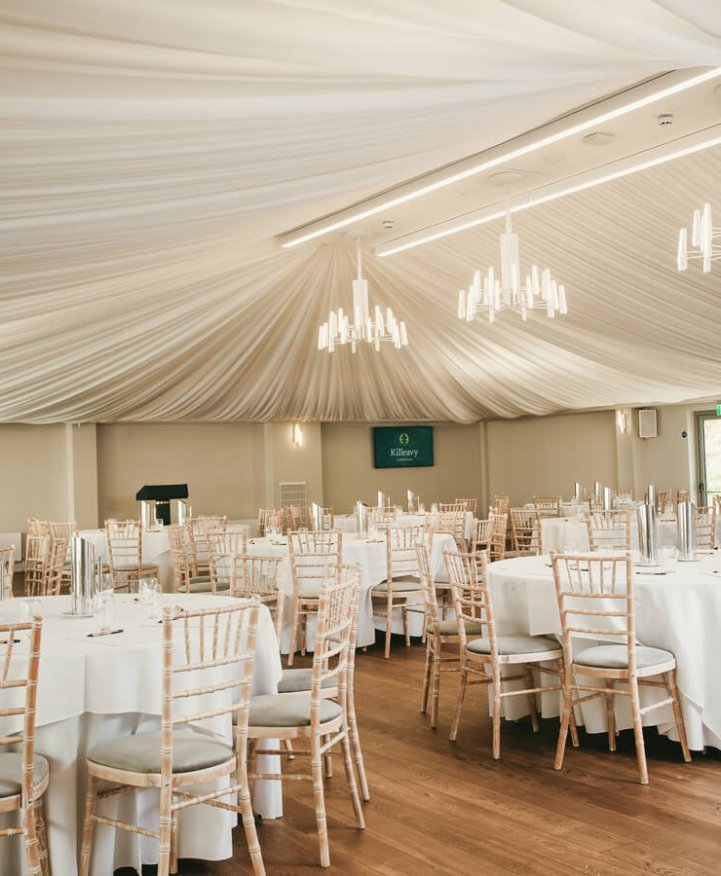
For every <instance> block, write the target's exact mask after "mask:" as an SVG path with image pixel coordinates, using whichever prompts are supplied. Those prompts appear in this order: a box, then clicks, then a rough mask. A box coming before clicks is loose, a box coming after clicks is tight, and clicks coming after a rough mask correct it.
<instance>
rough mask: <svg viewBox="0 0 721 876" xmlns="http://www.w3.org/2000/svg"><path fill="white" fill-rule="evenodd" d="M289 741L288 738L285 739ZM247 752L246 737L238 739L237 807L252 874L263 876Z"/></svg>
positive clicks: (263, 867) (263, 869)
mask: <svg viewBox="0 0 721 876" xmlns="http://www.w3.org/2000/svg"><path fill="white" fill-rule="evenodd" d="M286 741H287V742H290V740H286ZM247 752H248V744H247V739H245V738H244V739H243V741H242V742H240V741H239V744H238V750H237V755H238V771H237V782H238V784H239V785H240V790H239V791H238V808H239V809H240V814H241V817H242V820H243V830H244V831H245V841H246V843H247V845H248V854H249V855H250V861H251V863H252V865H253V874H254V876H265V866H264V864H263V855H262V853H261V851H260V843H259V842H258V831H257V829H256V827H255V818H254V817H253V804H252V802H251V799H250V786H249V784H248V770H247V767H246V765H245V762H246V755H247Z"/></svg>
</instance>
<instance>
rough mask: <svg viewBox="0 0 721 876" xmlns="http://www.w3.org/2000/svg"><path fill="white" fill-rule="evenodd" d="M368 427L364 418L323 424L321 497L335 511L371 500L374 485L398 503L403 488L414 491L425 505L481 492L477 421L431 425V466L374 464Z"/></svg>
mask: <svg viewBox="0 0 721 876" xmlns="http://www.w3.org/2000/svg"><path fill="white" fill-rule="evenodd" d="M371 429H372V426H371V425H370V424H366V423H324V424H323V426H322V427H321V435H322V446H323V496H324V501H325V504H326V505H330V506H332V507H333V508H335V510H336V511H337V512H338V513H343V512H348V511H350V510H351V509H352V508H353V505H354V503H355V502H356V501H357V500H358V499H363V500H364V501H366V502H368V503H372V504H375V498H376V492H377V491H378V490H383V491H384V492H385V493H386V494H387V495H389V496H390V498H391V501H392V502H393V503H394V504H396V505H402V504H405V498H406V490H413V492H414V493H416V494H417V495H419V496H420V497H421V499H422V500H423V501H424V502H426V504H429V503H430V502H433V501H440V502H452V501H453V499H455V498H457V497H459V498H472V497H479V496H480V494H481V493H480V489H481V447H480V442H479V438H478V434H479V427H478V424H477V423H476V424H474V425H471V426H463V425H457V424H453V423H441V424H437V425H435V426H434V429H433V451H434V461H435V465H433V466H432V467H429V468H406V469H402V468H398V469H393V468H390V469H376V468H374V467H373V444H372V434H371Z"/></svg>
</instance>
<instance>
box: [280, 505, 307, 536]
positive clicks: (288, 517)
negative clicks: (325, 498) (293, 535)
mask: <svg viewBox="0 0 721 876" xmlns="http://www.w3.org/2000/svg"><path fill="white" fill-rule="evenodd" d="M283 513H284V514H285V521H286V525H287V527H288V529H289V530H290V531H291V532H296V531H297V530H299V529H301V528H302V526H303V508H302V507H301V506H300V505H286V506H285V507H284V508H283Z"/></svg>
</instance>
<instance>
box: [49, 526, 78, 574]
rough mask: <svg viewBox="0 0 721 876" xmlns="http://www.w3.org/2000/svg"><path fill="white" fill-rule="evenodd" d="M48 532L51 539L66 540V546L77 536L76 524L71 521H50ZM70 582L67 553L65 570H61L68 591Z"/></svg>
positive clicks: (70, 570) (70, 571) (70, 572)
mask: <svg viewBox="0 0 721 876" xmlns="http://www.w3.org/2000/svg"><path fill="white" fill-rule="evenodd" d="M48 531H49V533H50V537H51V538H64V539H67V541H68V544H70V539H71V538H72V537H73V536H74V535H77V534H78V531H79V530H78V524H77V523H76V522H75V521H74V520H73V521H71V522H66V523H63V522H57V521H53V520H51V521H50V522H49V523H48ZM71 582H72V569H71V568H70V556H69V551H68V556H67V557H66V558H65V568H64V570H63V582H62V583H63V585H67V587H68V590H69V589H70V584H71Z"/></svg>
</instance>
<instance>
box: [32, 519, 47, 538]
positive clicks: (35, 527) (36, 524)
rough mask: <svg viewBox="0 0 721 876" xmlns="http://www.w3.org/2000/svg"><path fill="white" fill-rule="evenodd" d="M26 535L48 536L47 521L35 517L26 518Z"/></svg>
mask: <svg viewBox="0 0 721 876" xmlns="http://www.w3.org/2000/svg"><path fill="white" fill-rule="evenodd" d="M27 534H28V536H31V535H50V526H49V524H48V522H47V520H38V518H37V517H28V521H27Z"/></svg>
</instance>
